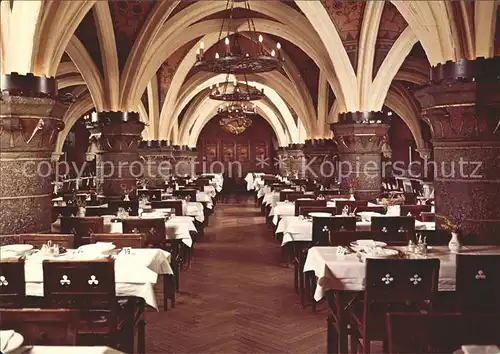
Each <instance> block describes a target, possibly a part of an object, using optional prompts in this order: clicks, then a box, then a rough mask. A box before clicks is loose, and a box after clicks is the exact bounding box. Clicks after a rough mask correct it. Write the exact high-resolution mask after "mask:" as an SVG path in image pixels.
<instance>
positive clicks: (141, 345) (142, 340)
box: [137, 320, 146, 354]
mask: <svg viewBox="0 0 500 354" xmlns="http://www.w3.org/2000/svg"><path fill="white" fill-rule="evenodd" d="M137 337H138V338H137V352H138V353H139V354H145V353H146V321H144V320H140V321H139V323H138V324H137Z"/></svg>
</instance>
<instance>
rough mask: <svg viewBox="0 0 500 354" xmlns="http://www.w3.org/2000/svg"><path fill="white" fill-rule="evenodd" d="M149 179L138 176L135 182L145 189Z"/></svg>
mask: <svg viewBox="0 0 500 354" xmlns="http://www.w3.org/2000/svg"><path fill="white" fill-rule="evenodd" d="M148 183H149V179H147V178H139V179H138V180H137V184H138V185H139V186H141V187H142V189H146V188H147V187H148Z"/></svg>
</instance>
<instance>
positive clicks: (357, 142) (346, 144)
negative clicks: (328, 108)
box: [330, 123, 389, 153]
mask: <svg viewBox="0 0 500 354" xmlns="http://www.w3.org/2000/svg"><path fill="white" fill-rule="evenodd" d="M330 128H331V129H332V131H333V134H334V139H335V141H336V142H337V148H338V151H339V153H380V152H381V150H382V144H383V143H384V142H385V141H386V134H387V131H388V130H389V126H388V125H387V124H344V123H333V124H331V125H330Z"/></svg>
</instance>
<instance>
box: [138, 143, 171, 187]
mask: <svg viewBox="0 0 500 354" xmlns="http://www.w3.org/2000/svg"><path fill="white" fill-rule="evenodd" d="M173 159H174V150H173V147H172V145H170V144H169V142H167V141H166V140H161V141H158V140H148V141H142V142H141V145H140V148H139V160H140V161H141V163H142V165H143V170H144V173H143V175H142V177H143V178H146V179H148V187H149V188H163V187H165V181H166V180H167V179H168V177H169V176H171V175H172V171H173V166H174V161H173Z"/></svg>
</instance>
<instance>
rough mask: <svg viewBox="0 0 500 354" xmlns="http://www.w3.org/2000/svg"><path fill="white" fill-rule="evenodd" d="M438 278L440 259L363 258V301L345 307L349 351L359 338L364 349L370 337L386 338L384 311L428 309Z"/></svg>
mask: <svg viewBox="0 0 500 354" xmlns="http://www.w3.org/2000/svg"><path fill="white" fill-rule="evenodd" d="M438 278H439V259H366V277H365V290H364V295H363V301H362V302H359V301H354V302H352V303H351V306H349V307H348V313H349V317H350V321H349V323H350V324H351V328H352V329H353V331H352V333H351V351H352V352H354V353H356V352H357V345H358V340H359V339H360V338H361V339H362V342H361V343H360V344H361V346H362V349H363V352H364V353H369V352H370V342H371V341H374V340H378V341H386V338H387V336H386V331H385V317H386V313H387V312H393V311H405V312H418V311H421V310H422V309H426V310H429V309H431V306H432V302H433V300H434V297H435V294H436V293H437V291H438Z"/></svg>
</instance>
